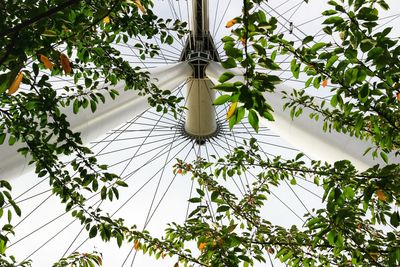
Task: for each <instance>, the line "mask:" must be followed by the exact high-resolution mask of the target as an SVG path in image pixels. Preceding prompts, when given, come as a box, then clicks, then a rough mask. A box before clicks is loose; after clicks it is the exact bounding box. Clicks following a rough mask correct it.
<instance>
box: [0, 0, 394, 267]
mask: <svg viewBox="0 0 400 267" xmlns="http://www.w3.org/2000/svg"><path fill="white" fill-rule="evenodd" d="M237 2H238V1H232V0H217V1H208V0H193V1H188V0H186V1H182V0H178V1H172V0H165V1H156V2H155V8H154V9H155V11H156V12H158V13H159V15H160V16H161V17H172V18H176V19H180V20H183V21H187V22H188V25H189V28H190V31H189V33H188V34H187V36H186V37H185V38H184V39H178V38H177V37H176V39H175V43H174V45H173V46H166V45H161V44H160V40H159V39H157V38H154V40H151V42H153V43H154V44H157V45H159V46H160V54H159V55H158V56H156V57H153V58H150V59H146V60H142V59H141V58H140V57H139V56H138V52H137V51H136V50H135V48H134V46H133V45H132V44H133V42H132V43H131V44H130V43H129V42H128V43H126V44H116V45H115V47H116V48H117V49H119V50H120V51H121V53H122V54H123V55H124V56H125V57H126V58H127V60H129V61H130V63H131V64H132V65H135V66H140V67H142V68H143V69H144V70H146V71H148V72H149V74H150V78H151V81H152V82H153V83H155V84H156V85H157V86H158V87H159V88H160V89H162V90H168V91H172V92H173V94H175V95H176V96H178V97H182V98H183V99H184V100H183V101H182V106H184V107H185V108H186V109H185V110H184V111H182V113H180V114H178V116H177V118H175V117H174V116H173V115H172V114H168V113H161V112H157V111H156V110H155V109H152V108H150V107H149V105H148V102H147V99H146V98H145V97H143V96H139V95H138V94H136V93H135V92H132V91H123V87H124V86H123V85H121V86H120V87H117V88H115V89H116V90H118V91H119V93H120V96H119V97H117V98H116V99H115V100H111V98H109V99H107V100H106V103H105V104H104V105H101V106H99V107H98V109H97V111H96V112H95V113H92V112H91V111H90V110H83V111H82V112H80V113H79V114H78V115H74V114H73V112H72V110H69V109H66V110H65V113H66V114H67V115H68V118H69V120H70V122H71V127H72V129H73V130H74V131H79V132H81V133H82V137H83V139H84V141H85V142H86V143H87V144H88V146H89V147H90V148H91V149H92V151H94V153H95V155H96V157H97V158H98V160H99V161H100V162H104V163H106V164H108V165H109V168H110V171H111V172H114V173H116V174H118V175H119V176H120V177H121V178H122V179H123V180H124V181H125V182H126V183H127V184H128V185H129V187H128V188H126V189H123V190H121V192H120V199H119V200H118V201H113V202H110V203H103V202H102V201H101V198H100V196H99V195H98V194H94V195H88V198H87V199H88V200H87V205H89V206H91V207H96V208H101V209H102V210H104V211H107V212H108V213H109V214H110V215H111V216H113V217H123V218H124V219H125V220H126V223H127V224H128V225H133V224H135V225H137V226H138V229H146V230H148V231H150V232H151V233H152V234H154V235H155V236H161V235H162V234H163V229H164V228H165V226H166V224H167V223H169V222H183V221H184V220H185V219H186V218H187V216H188V214H189V213H190V211H191V209H192V208H193V207H192V206H191V205H190V204H189V203H188V202H187V200H188V199H190V198H192V197H193V195H194V194H195V186H196V184H195V181H193V180H191V179H190V177H189V176H185V175H179V174H174V173H173V172H172V166H173V165H174V164H175V163H176V159H177V158H179V159H182V160H184V161H186V162H191V161H194V160H196V159H198V158H204V159H205V160H211V159H212V156H213V155H215V156H217V157H220V156H223V155H226V154H228V153H231V152H232V151H233V150H234V148H235V147H238V146H246V141H248V140H249V139H250V138H253V137H254V138H256V139H257V142H258V144H259V146H260V150H261V151H262V153H263V154H264V155H265V157H273V156H277V155H280V156H282V157H283V158H288V159H290V158H294V157H295V156H296V154H298V153H299V152H303V153H305V154H306V155H307V157H308V159H310V160H311V159H317V160H324V161H327V162H330V163H332V162H335V161H337V160H342V159H348V160H351V161H352V162H353V163H354V164H355V166H356V167H357V168H359V169H360V170H362V169H366V168H368V167H369V166H372V165H374V164H376V163H379V160H374V159H372V158H370V157H363V156H362V155H363V152H364V151H365V149H366V148H368V147H369V146H370V144H369V143H368V142H364V141H359V140H355V139H354V138H350V137H348V136H346V135H344V134H339V133H324V132H323V131H322V124H321V123H316V122H315V121H312V120H310V119H309V118H308V115H309V113H307V111H305V112H304V114H303V116H301V117H300V118H298V119H296V120H292V119H291V118H290V115H289V114H288V113H287V112H286V111H284V110H283V109H282V107H283V105H284V100H282V94H283V93H282V92H290V91H291V90H292V89H293V88H296V87H297V88H302V87H304V85H303V84H304V81H301V79H300V80H295V79H294V78H293V77H292V76H291V74H290V71H288V69H289V68H290V67H288V66H289V65H290V61H291V58H290V57H284V56H281V58H279V59H278V60H277V61H280V62H279V63H280V65H281V70H280V71H277V74H279V76H280V77H282V80H284V83H283V84H282V85H278V86H277V89H276V91H275V93H273V94H272V93H266V94H265V98H266V99H267V101H268V103H269V104H270V105H271V106H272V107H273V109H274V111H275V113H274V117H275V122H269V121H266V120H262V121H261V122H260V129H259V132H258V133H256V132H254V131H253V129H252V127H251V125H250V124H249V123H248V122H245V121H244V122H241V123H240V124H239V125H236V126H235V127H234V128H233V129H232V130H230V129H229V125H228V122H227V121H226V118H225V117H226V113H227V110H228V107H227V106H224V105H221V106H215V105H214V104H213V103H214V100H215V98H216V96H218V94H219V92H217V91H216V90H214V89H213V87H214V86H215V85H216V84H218V78H219V77H220V76H221V75H222V74H223V73H224V72H226V70H225V69H224V68H223V67H222V65H221V63H220V62H221V61H222V60H224V58H225V55H224V53H223V49H222V42H221V41H220V39H221V37H222V36H224V35H229V31H228V30H227V29H226V28H225V22H226V21H228V20H229V19H231V18H233V17H236V16H239V15H240V14H241V4H239V3H237ZM314 2H318V3H312V1H311V3H310V4H309V5H307V4H306V3H305V2H304V1H303V0H286V1H268V2H267V1H265V2H264V3H262V4H261V5H260V6H259V7H258V8H260V9H262V10H263V11H265V12H266V13H267V14H268V15H270V16H274V17H277V19H278V23H279V25H280V27H279V28H280V31H281V32H283V33H286V34H288V35H289V36H290V38H293V39H294V40H295V41H299V40H301V38H304V37H305V36H307V35H312V36H315V37H317V38H319V39H320V40H323V38H329V37H327V36H325V35H324V34H323V33H322V32H321V31H319V29H320V27H318V25H321V21H322V20H323V17H322V16H321V15H320V14H321V11H322V10H324V8H325V7H324V4H321V3H319V2H320V1H314ZM306 12H307V13H306ZM306 14H307V15H306ZM397 19H400V14H395V13H394V14H388V15H387V16H386V17H384V18H382V25H384V24H393V23H395V21H396V20H397ZM229 71H230V72H233V73H234V74H236V77H235V79H237V80H241V79H243V75H244V70H242V69H240V68H236V69H231V70H229ZM55 79H56V78H55ZM54 82H60V81H57V80H54ZM62 82H65V81H62ZM62 82H61V84H62ZM60 87H61V86H60ZM319 94H320V93H319ZM328 96H329V92H326V93H322V95H319V97H320V98H321V99H323V98H324V97H328ZM68 160H71V159H66V162H68ZM28 161H29V159H25V160H24V159H22V158H21V157H20V156H19V155H17V154H16V153H15V148H13V147H4V146H2V147H1V155H0V170H1V171H2V173H3V175H4V176H5V177H17V176H20V177H18V178H12V179H11V182H12V184H13V188H14V193H15V194H16V196H17V198H16V201H17V204H18V205H20V207H21V209H22V210H23V216H22V217H21V218H20V221H19V222H18V223H17V224H16V225H15V227H16V229H15V230H16V233H17V234H16V236H14V237H12V238H11V244H10V246H9V247H10V248H9V251H10V253H11V254H13V255H16V256H17V257H18V260H24V259H32V260H33V266H51V263H53V262H55V261H56V260H58V259H59V258H61V257H65V256H67V255H69V254H70V253H72V252H74V251H93V250H97V251H101V252H102V253H103V257H104V265H105V266H121V267H123V266H143V265H145V264H146V265H147V266H152V265H155V264H157V265H158V266H173V262H175V261H176V259H167V258H166V259H164V260H162V261H155V260H154V259H152V258H150V257H148V256H143V255H142V254H141V253H140V252H138V251H135V250H134V248H133V247H132V246H128V245H123V246H122V247H121V248H118V247H117V246H116V244H115V243H102V241H101V240H100V238H98V239H97V238H95V239H89V238H88V237H87V233H86V230H85V229H84V228H83V227H82V226H81V224H80V222H79V221H77V220H75V219H73V218H71V216H70V215H69V213H67V212H65V211H64V207H63V206H60V205H59V200H58V198H57V197H55V196H53V195H52V193H51V189H50V188H49V186H48V183H47V181H46V178H43V179H32V178H31V177H32V176H33V174H31V173H29V167H28V166H27V165H26V163H27V162H28ZM29 178H30V179H29ZM254 179H256V174H255V173H252V172H249V173H244V174H243V175H242V176H240V177H235V178H234V179H232V180H231V181H228V182H227V183H228V185H227V186H229V187H230V188H231V189H232V192H235V193H236V194H238V195H243V194H245V193H246V190H248V188H249V186H251V182H252V180H254ZM320 193H321V191H320V189H319V188H317V187H316V186H315V185H314V184H313V183H312V181H309V180H306V179H300V178H299V180H298V181H297V183H296V185H290V184H288V183H286V184H282V185H280V186H279V187H277V188H275V189H272V190H271V199H269V202H268V207H266V209H265V214H266V216H267V217H268V218H269V220H270V221H272V222H274V223H276V224H280V225H283V226H290V225H292V224H298V225H300V226H301V225H302V223H303V222H304V220H303V217H302V216H303V214H304V213H307V212H310V210H311V209H312V208H317V207H320V206H321V204H320V203H321V196H320ZM316 203H317V204H316ZM210 213H211V214H212V213H213V208H212V206H210ZM268 257H270V258H271V262H270V263H271V266H283V265H281V264H280V263H278V262H277V261H276V260H274V259H273V255H268ZM174 260H175V261H174Z"/></svg>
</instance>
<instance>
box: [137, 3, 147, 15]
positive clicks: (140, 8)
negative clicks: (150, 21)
mask: <svg viewBox="0 0 400 267" xmlns="http://www.w3.org/2000/svg"><path fill="white" fill-rule="evenodd" d="M135 5H136V6H137V8H139V10H140V11H142V13H143V14H144V13H146V9H145V8H144V6H143V5H142V2H141V1H140V0H135Z"/></svg>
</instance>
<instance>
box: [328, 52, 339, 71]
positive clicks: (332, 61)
mask: <svg viewBox="0 0 400 267" xmlns="http://www.w3.org/2000/svg"><path fill="white" fill-rule="evenodd" d="M338 58H339V56H337V55H333V56H331V57H330V58H329V59H328V61H327V62H326V65H325V68H326V69H329V68H330V67H332V65H333V64H334V63H335V62H336V60H338Z"/></svg>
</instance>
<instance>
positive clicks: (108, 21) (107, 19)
mask: <svg viewBox="0 0 400 267" xmlns="http://www.w3.org/2000/svg"><path fill="white" fill-rule="evenodd" d="M103 22H104V23H105V24H108V23H110V17H109V16H107V17H104V18H103Z"/></svg>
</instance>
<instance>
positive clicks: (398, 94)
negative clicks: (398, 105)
mask: <svg viewBox="0 0 400 267" xmlns="http://www.w3.org/2000/svg"><path fill="white" fill-rule="evenodd" d="M396 97H397V101H399V102H400V93H397V95H396Z"/></svg>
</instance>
